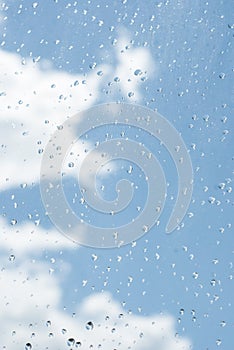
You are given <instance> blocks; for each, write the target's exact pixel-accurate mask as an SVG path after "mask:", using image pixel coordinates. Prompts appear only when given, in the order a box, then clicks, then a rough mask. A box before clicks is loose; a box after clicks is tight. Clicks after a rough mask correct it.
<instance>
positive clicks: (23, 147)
mask: <svg viewBox="0 0 234 350" xmlns="http://www.w3.org/2000/svg"><path fill="white" fill-rule="evenodd" d="M127 42H129V40H128V38H127V35H126V33H125V34H124V35H122V36H121V37H120V39H119V41H118V44H117V45H116V48H115V51H114V55H115V56H116V60H117V64H116V67H111V66H110V65H102V66H97V67H96V68H95V69H94V70H92V71H91V72H90V73H89V74H87V75H86V76H83V75H72V74H68V73H66V72H64V71H56V70H54V69H53V68H52V67H51V65H50V63H49V62H41V63H33V62H32V60H31V59H29V58H28V59H26V60H24V59H22V58H21V57H20V56H19V55H17V54H13V53H9V52H7V51H3V50H0V67H1V70H0V140H1V144H0V157H1V178H0V189H4V188H9V187H12V186H17V185H19V184H20V183H25V182H37V181H39V174H40V161H41V157H42V155H41V154H39V153H38V151H39V150H40V149H43V148H44V147H45V146H46V143H47V142H48V140H49V137H50V135H51V133H52V132H54V130H55V129H56V126H58V125H60V124H62V123H63V122H64V121H65V120H66V118H67V117H68V116H72V115H74V114H75V113H77V112H78V111H80V110H83V109H87V108H88V107H90V106H91V105H93V104H95V103H98V100H99V99H102V100H103V96H102V88H103V87H104V86H106V84H107V83H108V81H112V82H114V78H115V77H118V78H119V79H120V82H119V83H114V85H113V86H112V87H110V90H112V91H113V95H114V92H115V89H117V87H118V88H120V90H121V94H122V95H124V96H125V95H126V96H127V95H128V93H129V92H134V97H133V99H132V101H140V99H141V94H140V87H141V83H142V80H141V79H142V77H144V76H145V74H146V73H145V72H146V71H147V74H148V73H150V72H152V70H153V69H154V68H153V67H154V64H153V60H152V57H151V56H150V53H149V51H148V49H147V48H133V47H132V48H129V49H126V45H127ZM123 48H124V49H123ZM138 69H139V70H141V71H142V75H141V73H139V75H135V74H134V72H135V71H136V70H138ZM98 71H103V72H104V74H103V76H100V75H97V72H98ZM113 95H112V97H113ZM126 96H125V97H126ZM109 98H111V97H109ZM113 98H114V97H113ZM130 100H131V98H130ZM47 121H49V123H48V122H47Z"/></svg>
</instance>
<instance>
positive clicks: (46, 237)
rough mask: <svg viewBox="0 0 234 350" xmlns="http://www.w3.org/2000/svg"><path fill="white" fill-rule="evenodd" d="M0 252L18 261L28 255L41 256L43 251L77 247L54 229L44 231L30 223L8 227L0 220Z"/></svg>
mask: <svg viewBox="0 0 234 350" xmlns="http://www.w3.org/2000/svg"><path fill="white" fill-rule="evenodd" d="M0 240H1V246H0V252H1V251H5V252H8V255H14V256H16V257H17V259H18V258H20V260H22V259H23V258H24V257H25V256H28V255H39V256H40V255H41V254H42V252H43V250H45V249H46V250H50V251H58V250H60V249H76V248H77V245H76V244H75V243H73V242H72V241H71V240H69V239H68V238H66V237H65V236H63V235H62V234H60V233H59V232H58V231H57V230H56V229H55V228H54V229H50V230H49V231H46V230H44V229H42V228H41V227H40V226H36V225H35V224H32V223H26V224H25V223H24V224H21V225H20V224H16V225H14V226H9V225H8V224H7V223H6V222H5V221H4V220H2V219H1V220H0Z"/></svg>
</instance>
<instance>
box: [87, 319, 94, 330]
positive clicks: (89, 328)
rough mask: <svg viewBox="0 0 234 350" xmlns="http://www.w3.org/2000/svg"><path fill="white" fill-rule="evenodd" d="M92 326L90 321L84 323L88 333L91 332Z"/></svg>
mask: <svg viewBox="0 0 234 350" xmlns="http://www.w3.org/2000/svg"><path fill="white" fill-rule="evenodd" d="M93 327H94V325H93V322H92V321H89V322H87V323H86V329H87V330H88V331H91V330H92V329H93Z"/></svg>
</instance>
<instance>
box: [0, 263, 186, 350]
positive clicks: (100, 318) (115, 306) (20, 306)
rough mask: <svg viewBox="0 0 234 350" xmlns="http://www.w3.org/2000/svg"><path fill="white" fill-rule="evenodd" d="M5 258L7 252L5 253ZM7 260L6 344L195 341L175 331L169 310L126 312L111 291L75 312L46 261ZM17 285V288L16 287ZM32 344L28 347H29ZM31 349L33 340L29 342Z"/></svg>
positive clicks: (175, 349)
mask: <svg viewBox="0 0 234 350" xmlns="http://www.w3.org/2000/svg"><path fill="white" fill-rule="evenodd" d="M1 260H2V261H1V262H2V263H3V260H4V257H2V259H1ZM13 265H14V263H13V262H9V263H8V265H7V264H6V261H5V266H6V267H5V269H4V270H3V269H2V270H1V272H0V279H1V298H0V309H1V315H0V322H1V340H0V346H1V348H3V349H11V350H18V349H19V348H24V346H25V345H26V344H31V346H32V349H45V348H47V349H50V350H60V349H61V350H62V349H64V348H66V346H67V345H70V347H68V348H69V349H75V348H76V347H79V345H81V348H82V349H85V350H87V349H92V348H93V349H98V348H101V349H104V350H109V349H123V350H126V349H135V350H142V349H144V350H154V349H155V348H157V349H158V350H188V349H189V348H190V342H189V341H188V340H187V339H185V338H181V337H178V336H176V329H175V321H174V319H173V318H172V317H170V316H159V315H153V316H150V317H143V316H136V315H133V314H127V313H126V312H125V311H124V309H123V308H122V306H121V305H120V304H119V303H118V302H117V301H115V300H114V299H113V297H112V296H111V295H110V294H109V293H102V294H100V293H99V294H93V295H91V296H89V297H88V298H86V299H85V300H84V301H83V302H82V303H81V304H78V305H77V307H76V309H75V310H74V314H76V315H77V316H75V317H71V316H70V315H69V314H68V313H66V311H64V310H62V309H61V308H60V304H61V303H60V302H61V285H60V283H59V278H58V277H55V276H53V275H51V274H49V273H48V266H47V264H42V263H39V262H38V263H34V264H32V263H31V264H30V263H29V262H22V263H21V264H19V265H18V266H17V267H15V266H14V267H13ZM16 291H17V292H16ZM26 348H27V347H26ZM28 349H30V346H29V347H28Z"/></svg>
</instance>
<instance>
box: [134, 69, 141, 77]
mask: <svg viewBox="0 0 234 350" xmlns="http://www.w3.org/2000/svg"><path fill="white" fill-rule="evenodd" d="M141 74H142V71H141V70H140V69H136V70H135V72H134V75H136V76H138V75H141Z"/></svg>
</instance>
